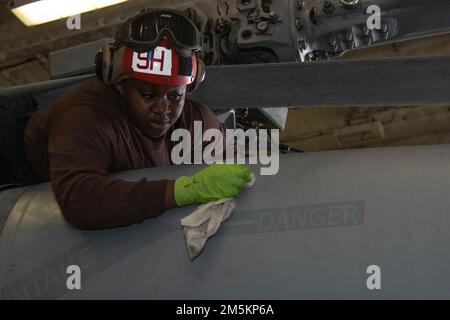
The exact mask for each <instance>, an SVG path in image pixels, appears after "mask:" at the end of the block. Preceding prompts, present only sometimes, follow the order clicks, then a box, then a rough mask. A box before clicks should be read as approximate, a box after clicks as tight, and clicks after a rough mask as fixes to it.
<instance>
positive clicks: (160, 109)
mask: <svg viewBox="0 0 450 320" xmlns="http://www.w3.org/2000/svg"><path fill="white" fill-rule="evenodd" d="M152 111H153V112H154V113H156V114H160V115H162V114H167V113H170V103H169V100H168V99H167V98H166V97H160V98H158V99H157V100H156V101H155V103H154V104H153V106H152Z"/></svg>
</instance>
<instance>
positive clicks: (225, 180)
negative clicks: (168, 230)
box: [174, 164, 252, 207]
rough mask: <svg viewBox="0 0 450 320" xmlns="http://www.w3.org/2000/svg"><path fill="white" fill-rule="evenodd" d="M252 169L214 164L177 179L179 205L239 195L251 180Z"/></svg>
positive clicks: (236, 165) (176, 200) (176, 192)
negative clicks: (189, 175)
mask: <svg viewBox="0 0 450 320" xmlns="http://www.w3.org/2000/svg"><path fill="white" fill-rule="evenodd" d="M251 173H252V172H251V170H250V169H249V168H248V167H246V166H242V165H240V164H212V165H210V166H208V167H206V168H205V169H203V170H201V171H199V172H197V173H196V174H195V175H193V176H191V177H186V176H182V177H179V178H178V179H177V180H175V186H174V193H175V202H176V203H177V205H178V206H179V207H181V206H185V205H189V204H194V203H207V202H210V201H215V200H220V199H225V198H231V197H235V196H237V195H238V194H239V193H240V192H241V191H242V190H243V189H244V187H245V184H246V183H247V182H249V181H250V180H251Z"/></svg>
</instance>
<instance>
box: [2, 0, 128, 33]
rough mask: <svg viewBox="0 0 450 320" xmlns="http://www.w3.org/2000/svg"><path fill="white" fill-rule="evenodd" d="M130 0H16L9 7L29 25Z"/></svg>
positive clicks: (10, 2)
mask: <svg viewBox="0 0 450 320" xmlns="http://www.w3.org/2000/svg"><path fill="white" fill-rule="evenodd" d="M125 1H128V0H15V1H9V3H8V7H9V8H10V10H11V11H12V13H14V14H15V15H16V17H17V18H19V19H20V21H22V22H23V23H24V24H25V25H26V26H27V27H30V26H35V25H38V24H42V23H46V22H50V21H55V20H58V19H62V18H67V17H71V16H75V15H77V14H80V13H84V12H88V11H93V10H97V9H101V8H104V7H109V6H112V5H115V4H118V3H122V2H125Z"/></svg>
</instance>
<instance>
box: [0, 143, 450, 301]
mask: <svg viewBox="0 0 450 320" xmlns="http://www.w3.org/2000/svg"><path fill="white" fill-rule="evenodd" d="M449 162H450V149H449V146H448V145H443V146H423V147H403V148H387V149H386V148H383V149H364V150H350V151H333V152H317V153H306V154H291V155H284V156H282V157H281V159H280V171H279V173H278V174H277V175H275V176H259V170H258V169H259V168H258V167H257V166H251V168H252V170H253V172H254V173H255V174H257V179H258V180H257V183H256V184H255V186H254V187H253V188H252V189H251V190H248V191H246V192H244V193H242V194H241V195H240V196H239V197H238V199H237V207H236V209H235V212H234V213H233V214H232V216H231V217H230V218H229V220H227V221H226V222H225V223H224V224H223V225H222V227H221V228H220V229H219V231H218V233H217V234H216V236H214V237H213V238H211V239H210V240H209V241H208V243H207V245H206V248H205V250H204V252H203V253H202V254H201V255H200V256H199V257H198V258H197V259H196V260H194V261H193V262H191V261H190V260H189V258H188V255H187V252H186V248H185V243H184V236H183V231H182V229H181V227H180V225H179V220H180V219H181V218H182V217H184V216H185V215H187V214H188V213H189V212H191V211H192V210H193V209H194V208H195V206H189V207H184V208H180V209H174V210H170V211H168V212H166V213H165V214H163V215H162V216H160V217H159V218H157V219H154V220H147V221H146V222H144V223H142V224H138V225H133V226H129V227H124V228H118V229H117V228H116V229H111V230H100V231H79V230H75V229H72V228H71V227H70V226H68V225H67V224H66V223H65V221H64V219H63V217H62V215H61V213H60V211H59V208H58V206H57V204H56V203H55V200H54V198H53V193H52V191H51V188H50V185H49V184H43V185H39V186H34V187H29V188H26V189H16V190H11V191H7V192H3V193H0V203H7V202H9V203H10V208H9V209H8V208H4V210H6V213H7V214H9V217H8V219H7V222H6V225H5V226H4V228H3V231H2V233H1V236H0V294H1V298H2V299H58V298H59V299H82V298H87V299H119V298H121V299H132V298H134V299H217V298H219V299H220V298H223V299H238V300H240V299H281V298H285V299H300V298H338V299H346V298H367V299H378V298H393V299H394V298H397V299H405V298H417V299H421V298H424V299H428V298H448V297H449V295H450V287H449V286H448V279H450V255H449V254H448V243H449V242H450V216H449V215H448V212H449V211H450V200H449V197H448V190H449V189H450V169H449V166H448V163H449ZM198 169H199V167H198V166H176V167H165V168H151V169H145V170H139V171H132V172H126V173H121V174H119V175H115V176H114V178H117V179H118V178H121V179H126V180H129V181H137V180H139V179H141V178H143V177H145V178H147V179H160V178H173V177H176V176H179V175H186V174H192V173H193V172H195V171H197V170H198ZM2 214H5V212H3V213H0V216H1V215H2ZM72 264H74V265H78V266H80V268H81V280H82V284H81V290H68V289H67V286H66V280H67V278H68V276H69V275H68V274H67V273H66V269H67V267H68V266H69V265H72ZM371 265H377V266H379V267H380V269H381V290H369V289H368V287H367V279H368V278H369V276H370V274H367V268H368V267H369V266H371Z"/></svg>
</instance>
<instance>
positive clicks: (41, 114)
mask: <svg viewBox="0 0 450 320" xmlns="http://www.w3.org/2000/svg"><path fill="white" fill-rule="evenodd" d="M199 48H200V36H199V31H198V30H197V29H196V27H195V25H194V24H193V23H192V21H190V20H189V19H188V18H187V17H185V16H183V15H182V14H181V13H179V12H176V11H172V10H148V11H144V12H142V13H140V14H139V15H138V16H136V17H134V18H132V19H130V20H128V21H127V22H126V23H125V24H124V25H123V26H122V27H121V28H120V29H119V32H118V33H117V35H116V38H115V41H114V43H111V44H108V45H106V46H104V47H103V48H102V49H101V50H99V52H98V53H97V56H96V73H97V77H98V79H97V78H93V79H89V80H88V81H87V82H85V83H84V84H83V86H82V87H81V88H80V89H79V90H77V91H75V92H73V93H71V94H69V95H67V96H64V97H62V98H60V99H58V100H57V101H56V102H55V103H52V104H51V105H50V106H48V107H46V108H43V109H41V110H39V111H38V112H37V113H35V114H34V115H33V117H32V118H31V119H30V121H29V122H28V124H27V127H26V130H25V150H26V154H27V156H28V159H29V161H30V163H31V165H32V167H33V169H34V171H35V172H36V173H37V174H38V175H39V176H40V177H41V178H42V179H47V181H48V180H50V181H51V185H52V189H53V191H54V195H55V198H56V200H57V202H58V204H59V206H60V208H61V211H62V213H63V216H64V217H65V219H66V221H67V222H68V223H69V224H71V225H72V226H74V227H76V228H80V229H100V228H112V227H119V226H125V225H130V224H135V223H141V222H143V221H144V220H146V219H147V218H154V217H157V216H159V215H161V214H162V213H163V212H165V211H166V210H168V209H171V208H174V207H177V206H184V205H189V204H196V203H205V202H209V201H212V200H218V199H222V198H227V197H234V196H236V195H238V194H239V193H240V192H241V191H242V190H243V188H244V186H245V184H246V183H247V182H248V181H250V177H251V171H250V169H249V168H248V167H246V166H241V165H237V164H229V165H228V164H213V165H210V166H207V167H206V168H204V169H202V170H200V171H199V172H198V173H196V174H195V175H193V176H189V177H187V176H182V177H178V178H177V179H175V180H168V179H163V180H157V181H148V180H147V179H145V178H142V179H141V180H140V181H137V182H130V181H124V180H120V179H112V178H111V177H110V174H111V173H114V172H118V171H125V170H133V169H140V168H148V167H157V166H167V165H171V164H172V162H171V159H170V153H171V150H172V148H173V146H174V144H173V142H172V141H171V139H170V136H171V133H172V132H173V130H175V129H178V128H184V129H187V130H189V131H190V132H191V134H192V133H193V123H194V121H201V122H202V126H203V129H204V130H207V129H209V128H215V129H219V130H221V131H223V130H224V127H223V125H222V124H221V123H220V122H219V121H218V119H217V118H216V117H215V115H214V114H213V113H212V112H211V111H210V110H209V109H208V108H207V107H206V106H204V105H203V104H201V103H198V102H195V101H193V100H190V99H187V98H186V94H187V93H188V92H192V91H193V90H195V87H196V86H198V85H199V83H200V82H201V80H202V79H203V77H204V74H202V72H204V67H203V65H202V62H201V60H200V59H199V58H198V52H197V51H198V50H199Z"/></svg>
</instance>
